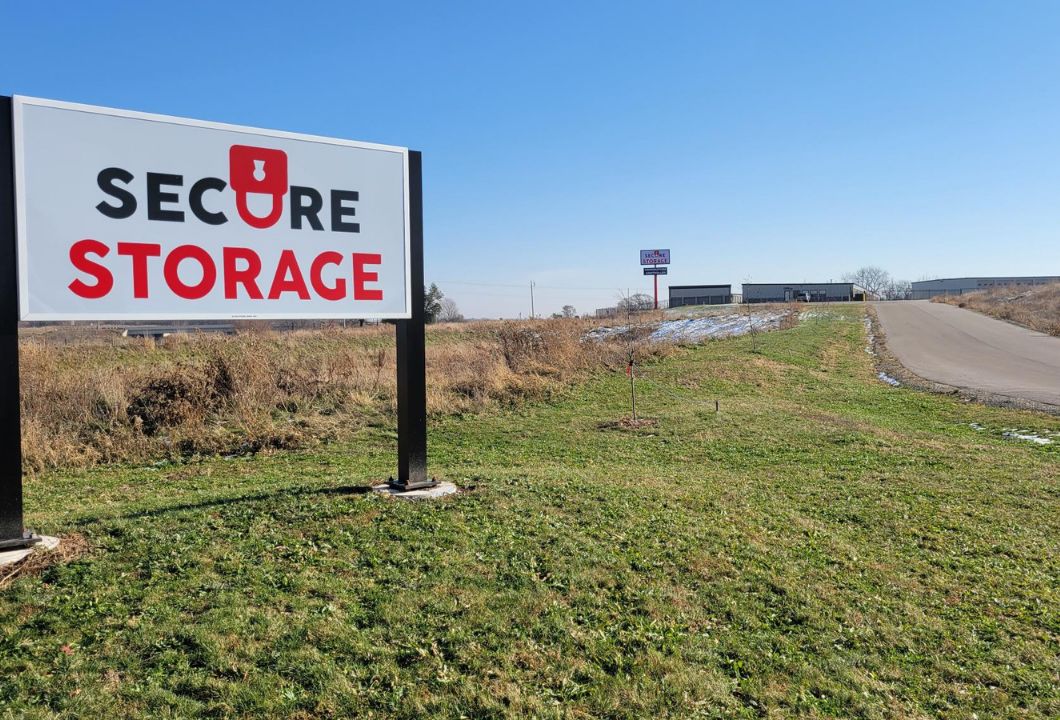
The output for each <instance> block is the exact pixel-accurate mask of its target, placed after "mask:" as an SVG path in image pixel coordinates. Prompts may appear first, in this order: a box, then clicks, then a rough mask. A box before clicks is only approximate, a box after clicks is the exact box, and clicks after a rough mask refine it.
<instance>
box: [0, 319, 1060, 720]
mask: <svg viewBox="0 0 1060 720" xmlns="http://www.w3.org/2000/svg"><path fill="white" fill-rule="evenodd" d="M861 312H862V311H861V310H860V308H855V307H850V308H845V309H836V311H835V313H836V314H835V315H833V316H832V317H830V318H828V317H826V318H817V319H815V320H809V321H806V322H804V323H803V324H802V325H800V326H799V327H797V328H795V329H792V330H786V331H779V332H774V333H769V334H765V335H761V336H759V338H758V340H757V342H758V348H759V352H757V353H753V352H751V339H750V338H741V339H735V340H725V341H716V342H711V343H707V344H705V345H703V346H700V347H697V348H689V349H682V350H680V351H678V352H677V353H676V354H675V355H673V356H672V357H670V358H668V359H666V360H664V361H661V362H659V363H658V364H656V365H653V366H650V367H645V368H644V369H643V370H644V375H645V377H644V379H643V380H642V381H641V384H640V397H639V403H638V405H639V409H640V410H641V412H642V413H643V414H644V415H647V416H648V417H651V418H654V419H655V420H656V421H657V424H656V425H655V426H654V427H645V428H640V429H637V430H623V429H609V428H608V427H607V425H606V424H607V423H608V422H609V421H614V420H617V419H620V418H621V417H622V416H623V415H624V414H625V413H627V412H628V407H627V403H628V395H627V393H628V385H627V382H626V378H625V377H624V376H623V375H620V374H615V375H607V376H603V375H601V376H598V377H596V378H595V379H593V380H592V381H590V382H588V383H585V384H581V385H578V386H576V387H575V388H573V389H572V390H570V391H569V392H567V393H566V394H565V395H563V396H562V397H561V398H560V399H559V400H557V401H554V402H552V403H549V404H531V405H523V406H521V407H520V408H519V409H517V410H510V411H503V412H501V411H495V412H492V413H488V414H484V415H469V416H464V417H449V418H447V419H444V420H442V421H439V422H435V423H434V424H433V425H432V427H431V440H430V441H431V447H430V450H431V463H432V467H433V470H434V471H435V472H436V473H439V474H441V475H443V476H444V477H446V478H447V479H451V480H454V481H456V482H457V483H458V484H460V485H461V486H462V487H463V488H465V490H466V492H464V493H462V494H460V495H458V496H455V497H451V498H448V499H445V500H442V501H437V502H431V503H412V502H405V501H398V500H393V499H387V498H384V497H380V496H376V495H373V494H369V493H364V492H363V491H362V489H363V487H364V486H365V485H367V484H369V483H373V482H377V481H379V480H381V479H385V477H386V476H387V475H388V473H389V472H390V468H391V465H392V464H393V462H394V445H395V435H394V432H393V430H392V428H391V427H390V426H389V422H388V423H387V424H386V426H382V427H381V426H377V425H368V426H366V427H364V428H363V429H361V430H359V431H358V432H357V434H356V436H355V439H354V440H353V441H352V442H349V443H343V444H341V445H331V446H327V447H325V448H323V449H316V450H313V451H311V452H304V453H279V454H273V455H270V456H256V457H244V458H236V459H227V460H226V459H221V458H217V459H208V460H203V461H201V462H188V463H184V464H167V465H163V466H149V467H113V466H112V467H104V468H98V469H95V470H92V471H80V472H73V473H70V472H67V473H52V474H48V475H42V476H38V477H35V478H31V479H30V480H29V481H28V483H27V488H26V505H27V509H28V517H27V523H28V524H29V525H31V526H33V527H34V528H35V529H37V530H38V531H40V532H45V533H49V534H69V533H79V534H81V535H83V536H84V537H85V538H86V539H87V540H88V542H89V543H90V545H91V550H90V551H89V552H88V553H87V554H86V555H84V556H83V557H81V558H80V559H78V560H75V561H73V562H70V563H67V564H63V565H56V566H53V567H51V568H50V569H48V570H46V571H44V572H43V574H41V575H39V576H29V577H22V578H19V579H17V580H15V581H14V582H13V583H11V584H10V585H9V586H8V587H7V588H6V589H4V590H3V591H0V715H2V716H3V717H11V718H37V717H42V718H43V717H69V718H94V717H107V718H115V717H143V718H169V717H277V718H280V717H282V718H287V717H295V718H299V717H303V718H310V717H335V718H346V717H395V718H423V717H441V718H459V717H468V718H485V717H508V716H524V717H543V718H549V717H557V718H558V717H569V718H589V717H616V718H645V717H681V718H685V717H748V718H750V717H770V718H773V717H793V716H803V717H844V718H848V717H858V718H908V717H913V718H917V717H923V718H931V717H946V718H974V717H978V718H981V719H983V720H985V719H986V718H1005V717H1012V718H1056V717H1058V716H1060V442H1057V443H1054V444H1053V445H1035V444H1032V443H1027V442H1019V441H1013V440H1008V439H1005V438H1003V437H1002V431H1003V430H1004V429H1006V428H1013V427H1018V428H1021V429H1026V430H1035V431H1039V432H1054V433H1055V432H1056V431H1058V430H1060V418H1056V417H1050V416H1046V415H1039V414H1034V413H1029V412H1018V411H1012V410H1002V409H996V408H988V407H983V406H978V405H970V404H965V403H962V402H960V401H958V400H956V399H953V398H949V397H943V396H937V395H928V394H923V393H918V392H915V391H911V390H906V389H901V388H899V389H895V388H891V387H889V386H888V385H885V384H883V383H881V382H879V381H877V380H876V379H875V376H874V370H873V365H872V358H871V357H870V356H869V355H868V354H867V353H866V352H865V330H864V325H863V323H862V319H861ZM715 399H718V400H720V403H721V412H720V413H718V414H716V413H715V412H714V401H715ZM970 423H979V424H981V425H982V426H983V427H984V428H985V429H983V430H977V429H974V428H972V427H970Z"/></svg>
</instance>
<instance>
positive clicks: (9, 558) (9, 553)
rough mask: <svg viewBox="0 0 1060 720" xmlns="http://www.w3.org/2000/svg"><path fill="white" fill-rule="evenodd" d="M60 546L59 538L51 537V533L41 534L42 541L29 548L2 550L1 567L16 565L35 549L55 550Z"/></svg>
mask: <svg viewBox="0 0 1060 720" xmlns="http://www.w3.org/2000/svg"><path fill="white" fill-rule="evenodd" d="M57 547H59V538H57V537H51V536H50V535H41V538H40V542H39V543H37V544H36V545H31V546H30V547H28V548H20V549H18V550H5V551H4V552H0V567H3V566H4V565H14V564H15V563H17V562H21V561H23V560H25V559H26V558H28V557H29V554H30V553H31V552H33V551H35V550H38V549H39V550H54V549H55V548H57Z"/></svg>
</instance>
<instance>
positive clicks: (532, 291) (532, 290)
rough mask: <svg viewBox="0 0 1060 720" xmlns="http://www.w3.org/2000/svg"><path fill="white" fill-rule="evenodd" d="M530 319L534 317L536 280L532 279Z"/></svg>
mask: <svg viewBox="0 0 1060 720" xmlns="http://www.w3.org/2000/svg"><path fill="white" fill-rule="evenodd" d="M530 319H531V320H533V319H534V281H533V280H531V281H530Z"/></svg>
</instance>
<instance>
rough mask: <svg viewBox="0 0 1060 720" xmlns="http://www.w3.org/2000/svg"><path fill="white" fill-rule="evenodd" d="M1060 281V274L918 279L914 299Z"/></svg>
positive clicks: (914, 287)
mask: <svg viewBox="0 0 1060 720" xmlns="http://www.w3.org/2000/svg"><path fill="white" fill-rule="evenodd" d="M1052 283H1060V276H1057V275H1037V276H1034V277H965V278H942V279H939V280H918V281H917V282H915V283H913V299H914V300H927V299H928V298H933V297H935V296H936V295H963V294H964V293H970V292H978V291H980V290H992V289H994V288H998V287H1019V286H1031V285H1050V284H1052Z"/></svg>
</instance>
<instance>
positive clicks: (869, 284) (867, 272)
mask: <svg viewBox="0 0 1060 720" xmlns="http://www.w3.org/2000/svg"><path fill="white" fill-rule="evenodd" d="M843 281H844V282H850V283H854V284H855V285H857V286H859V287H861V288H864V290H865V291H866V292H868V293H869V294H870V295H875V296H876V297H878V298H882V297H884V296H885V295H886V294H887V290H888V288H889V287H890V285H891V274H890V273H889V272H887V271H886V270H884V269H883V268H881V267H876V266H875V265H866V266H865V267H863V268H860V269H859V270H858V271H857V272H852V273H847V274H846V275H844V276H843Z"/></svg>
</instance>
